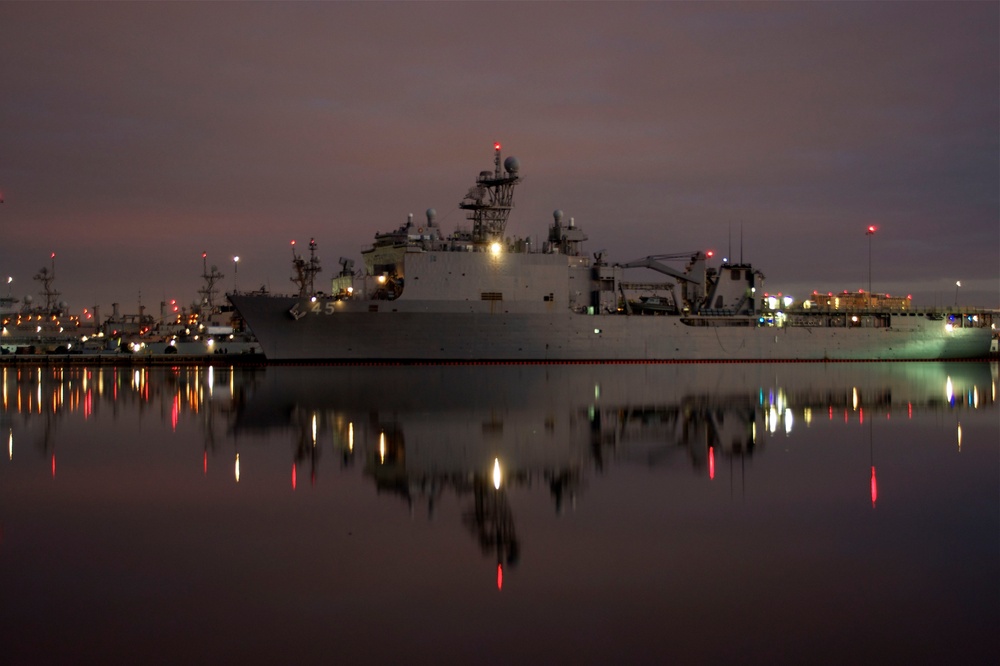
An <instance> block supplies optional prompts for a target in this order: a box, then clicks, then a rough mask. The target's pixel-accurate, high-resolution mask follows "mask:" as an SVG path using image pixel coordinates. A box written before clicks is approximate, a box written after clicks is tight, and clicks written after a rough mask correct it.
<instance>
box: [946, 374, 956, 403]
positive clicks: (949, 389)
mask: <svg viewBox="0 0 1000 666" xmlns="http://www.w3.org/2000/svg"><path fill="white" fill-rule="evenodd" d="M944 394H945V397H946V398H947V399H948V402H951V401H952V398H954V397H955V387H954V386H952V383H951V377H950V376H949V377H948V381H946V382H945V383H944Z"/></svg>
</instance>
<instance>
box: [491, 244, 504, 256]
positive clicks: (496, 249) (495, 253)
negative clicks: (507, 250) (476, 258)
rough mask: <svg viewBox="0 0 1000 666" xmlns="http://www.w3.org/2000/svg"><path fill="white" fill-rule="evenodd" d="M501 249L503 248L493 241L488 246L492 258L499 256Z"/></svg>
mask: <svg viewBox="0 0 1000 666" xmlns="http://www.w3.org/2000/svg"><path fill="white" fill-rule="evenodd" d="M502 249H503V247H502V246H501V245H500V243H498V242H496V241H494V242H493V243H492V244H491V245H490V254H492V255H493V256H494V257H497V256H500V251H501V250H502Z"/></svg>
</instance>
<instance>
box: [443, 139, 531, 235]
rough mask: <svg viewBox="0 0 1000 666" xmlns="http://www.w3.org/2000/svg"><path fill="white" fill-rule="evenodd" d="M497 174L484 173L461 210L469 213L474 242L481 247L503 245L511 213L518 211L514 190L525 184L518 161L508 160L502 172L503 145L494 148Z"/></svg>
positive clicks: (496, 144) (469, 192) (470, 191)
mask: <svg viewBox="0 0 1000 666" xmlns="http://www.w3.org/2000/svg"><path fill="white" fill-rule="evenodd" d="M493 153H494V155H493V171H492V172H489V171H481V172H479V177H478V178H476V184H475V185H473V186H472V187H471V188H469V191H468V193H466V195H465V198H464V199H463V200H462V202H461V203H460V204H458V207H459V208H461V209H463V210H467V211H469V212H468V214H467V215H466V219H468V220H469V221H470V222H472V240H473V242H474V243H476V244H477V245H487V244H489V243H492V242H494V241H502V240H503V237H504V230H505V229H506V228H507V218H508V217H509V216H510V209H511V208H513V207H514V186H515V185H517V184H518V183H519V182H521V177H520V176H519V175H518V170H519V169H520V166H521V165H520V163H519V162H518V160H517V158H516V157H508V158H507V159H506V160H504V163H503V170H501V168H500V143H499V142H497V143H494V144H493Z"/></svg>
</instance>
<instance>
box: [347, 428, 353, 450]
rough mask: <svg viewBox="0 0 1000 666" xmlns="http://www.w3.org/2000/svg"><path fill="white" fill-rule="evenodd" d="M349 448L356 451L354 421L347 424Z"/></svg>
mask: <svg viewBox="0 0 1000 666" xmlns="http://www.w3.org/2000/svg"><path fill="white" fill-rule="evenodd" d="M347 450H348V451H350V452H351V453H354V423H348V424H347Z"/></svg>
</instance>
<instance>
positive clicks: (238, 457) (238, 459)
mask: <svg viewBox="0 0 1000 666" xmlns="http://www.w3.org/2000/svg"><path fill="white" fill-rule="evenodd" d="M235 472H236V483H239V482H240V454H238V453H237V454H236V469H235Z"/></svg>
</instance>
